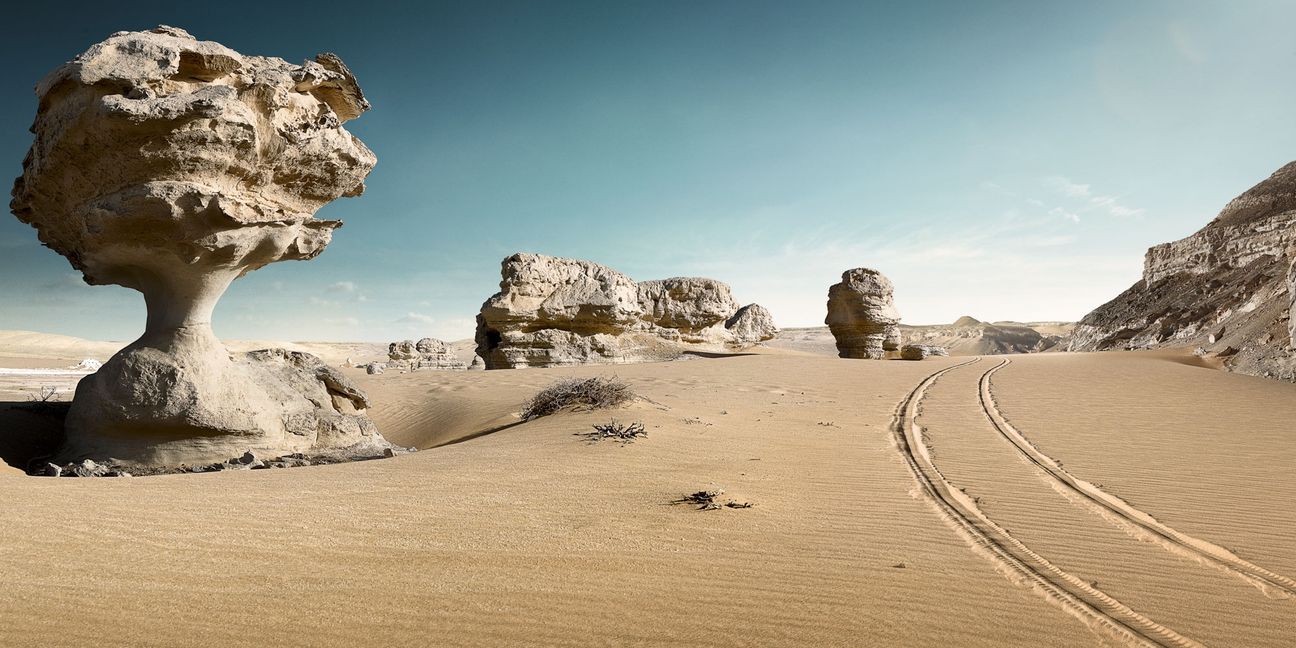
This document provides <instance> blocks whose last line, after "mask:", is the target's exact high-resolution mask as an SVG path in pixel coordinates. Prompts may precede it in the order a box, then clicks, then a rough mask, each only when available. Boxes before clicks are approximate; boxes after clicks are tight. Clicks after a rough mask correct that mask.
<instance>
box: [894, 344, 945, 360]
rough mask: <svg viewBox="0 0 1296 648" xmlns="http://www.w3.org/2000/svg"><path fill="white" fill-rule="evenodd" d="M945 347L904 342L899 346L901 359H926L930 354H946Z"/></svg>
mask: <svg viewBox="0 0 1296 648" xmlns="http://www.w3.org/2000/svg"><path fill="white" fill-rule="evenodd" d="M948 355H949V351H946V350H945V347H939V346H932V345H929V344H906V345H904V346H903V347H901V348H900V359H901V360H926V359H927V358H930V357H932V356H948Z"/></svg>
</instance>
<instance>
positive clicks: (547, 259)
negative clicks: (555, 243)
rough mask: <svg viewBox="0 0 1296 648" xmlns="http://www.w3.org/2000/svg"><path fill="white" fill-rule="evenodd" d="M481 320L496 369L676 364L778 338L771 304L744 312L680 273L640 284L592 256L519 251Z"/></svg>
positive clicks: (481, 345)
mask: <svg viewBox="0 0 1296 648" xmlns="http://www.w3.org/2000/svg"><path fill="white" fill-rule="evenodd" d="M500 275H501V281H500V291H499V292H498V293H496V294H495V295H493V296H492V297H491V298H490V299H488V300H486V302H485V303H484V304H482V308H481V313H480V314H479V315H478V316H477V334H476V339H477V355H478V356H480V357H481V358H482V360H483V361H484V364H485V366H486V368H487V369H509V368H520V367H548V366H559V365H576V364H615V363H630V362H650V361H658V360H670V359H674V358H677V357H679V356H680V355H681V354H682V353H684V352H686V351H689V350H697V351H718V352H724V351H735V350H740V349H743V348H746V347H749V346H752V345H754V344H758V343H760V342H762V341H765V340H769V339H772V338H773V337H774V336H775V335H776V334H777V333H778V329H777V328H776V327H775V326H774V322H773V319H772V318H771V317H770V316H769V312H768V311H766V310H765V309H764V308H762V307H760V306H758V305H755V304H751V305H749V306H746V307H742V308H740V307H739V305H738V302H737V301H735V300H734V297H733V293H732V291H731V290H730V288H729V286H728V285H726V284H724V283H722V282H719V281H716V280H714V279H705V278H697V277H676V278H672V279H662V280H656V281H644V282H636V281H634V280H633V279H631V278H630V277H627V276H626V275H624V274H621V273H620V272H617V271H616V270H613V269H611V268H608V267H606V266H603V265H599V264H597V263H593V262H591V261H582V260H578V259H562V258H558V257H551V256H545V255H542V254H528V253H520V254H515V255H513V256H510V257H508V258H506V259H504V261H503V263H502V265H501V270H500Z"/></svg>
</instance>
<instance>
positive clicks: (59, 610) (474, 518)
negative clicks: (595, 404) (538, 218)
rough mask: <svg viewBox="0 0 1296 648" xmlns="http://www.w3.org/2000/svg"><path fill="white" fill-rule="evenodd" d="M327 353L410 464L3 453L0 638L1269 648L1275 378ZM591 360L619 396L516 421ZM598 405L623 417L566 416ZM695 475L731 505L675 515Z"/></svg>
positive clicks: (1088, 362)
mask: <svg viewBox="0 0 1296 648" xmlns="http://www.w3.org/2000/svg"><path fill="white" fill-rule="evenodd" d="M5 353H11V352H9V351H6V352H5ZM40 353H41V352H40V349H39V348H38V347H31V348H28V353H27V357H29V358H33V357H39V356H40ZM49 355H50V356H53V357H55V358H57V357H58V356H59V354H58V353H50V354H49ZM54 365H55V366H61V365H58V364H57V362H54ZM345 371H346V372H347V373H348V375H349V376H351V377H352V378H353V379H354V380H356V381H357V382H358V383H360V385H361V386H362V387H363V388H364V389H365V390H366V391H367V392H368V393H369V394H370V396H371V398H372V399H373V401H374V402H375V403H376V406H375V408H374V409H373V410H372V411H371V415H372V417H373V419H374V421H375V422H376V423H377V424H378V426H379V428H380V429H381V430H382V432H383V434H384V435H385V436H386V437H387V438H388V439H390V440H391V441H392V442H394V443H398V444H403V445H411V446H416V447H418V448H420V449H421V451H420V452H417V453H415V454H411V455H406V456H399V457H396V458H393V459H385V460H380V461H368V462H358V463H350V464H340V465H331V466H314V467H307V468H294V469H290V470H261V471H237V472H222V473H214V474H203V475H168V476H159V477H146V478H131V479H50V478H32V477H25V476H23V475H22V473H21V471H20V470H18V469H17V468H13V469H10V470H8V471H5V472H3V473H2V474H0V510H3V511H4V524H3V525H0V576H2V577H3V579H4V582H5V589H4V594H3V595H0V638H3V639H0V644H5V645H48V646H59V645H83V644H85V643H89V642H102V641H105V640H107V641H108V642H109V643H113V644H118V645H139V646H143V645H158V646H162V645H167V646H173V645H225V646H239V645H298V646H321V645H357V644H362V643H363V644H367V645H389V644H396V643H401V644H406V645H447V646H496V645H506V644H515V645H536V646H572V645H658V646H668V645H691V646H742V645H748V646H752V645H781V646H828V645H833V646H837V645H840V646H855V645H905V646H1002V645H1035V646H1043V645H1048V646H1093V645H1109V646H1120V645H1181V646H1194V645H1209V646H1288V645H1291V643H1292V640H1293V638H1292V633H1293V629H1294V628H1296V597H1293V596H1292V595H1293V593H1296V583H1293V581H1291V580H1289V579H1291V578H1293V577H1296V534H1294V533H1293V530H1294V529H1296V512H1294V511H1296V509H1293V507H1292V506H1291V502H1292V501H1294V500H1296V473H1293V471H1291V469H1290V467H1291V466H1292V465H1293V464H1294V463H1296V438H1293V437H1292V435H1291V434H1290V429H1291V425H1290V422H1291V421H1292V420H1296V385H1292V384H1285V383H1278V382H1272V381H1266V380H1263V379H1259V378H1253V377H1248V376H1242V375H1237V374H1229V373H1225V372H1221V371H1216V370H1214V369H1212V368H1208V367H1203V366H1200V363H1199V361H1198V360H1197V359H1196V358H1194V357H1193V356H1192V355H1191V353H1189V352H1187V351H1185V350H1175V351H1155V352H1115V353H1079V354H1032V355H1014V356H983V357H978V356H972V357H954V358H933V359H929V360H926V361H923V362H901V361H885V362H876V361H874V362H870V361H858V360H842V359H837V358H833V357H828V356H827V355H823V354H811V353H802V352H797V351H792V350H787V349H764V350H761V351H759V352H757V353H753V354H745V355H738V356H733V357H725V358H705V359H704V358H696V359H691V360H688V361H677V362H667V363H651V364H639V365H626V366H616V367H606V366H605V367H572V368H553V369H531V370H522V371H516V370H515V371H488V372H437V371H419V372H411V373H398V372H388V373H386V374H383V375H376V376H369V375H365V374H364V373H363V370H359V369H346V370H345ZM595 375H616V376H618V377H619V378H621V379H622V380H624V381H626V382H628V383H629V384H630V385H631V386H632V387H633V388H634V390H635V391H636V392H637V393H638V394H639V395H641V396H642V397H644V400H641V401H638V402H636V403H635V404H633V405H631V406H628V407H625V408H622V409H619V410H612V411H607V410H605V411H595V412H564V413H560V414H557V415H554V416H550V417H545V418H541V419H538V420H534V421H530V422H525V423H523V422H521V421H520V419H519V418H518V417H517V412H518V411H519V410H520V408H521V407H522V404H523V403H524V402H525V401H526V399H527V398H529V397H530V396H531V395H532V394H534V393H535V392H536V391H537V390H538V389H540V388H541V387H543V386H545V385H547V384H549V383H550V382H552V381H554V380H556V379H559V378H563V377H569V376H595ZM987 375H988V377H987ZM6 399H12V397H6ZM614 418H615V419H617V420H620V421H623V422H629V421H643V423H644V424H645V426H646V428H647V430H648V436H647V437H646V438H642V439H639V440H637V441H635V442H634V443H631V444H628V445H624V446H623V445H618V444H615V443H612V442H607V441H604V442H600V443H589V442H588V441H587V440H586V439H585V438H583V437H581V436H578V434H579V433H581V432H585V431H587V430H589V429H590V426H591V425H592V424H594V423H600V422H607V421H609V420H610V419H614ZM6 421H7V424H5V429H3V430H0V432H3V434H4V435H14V434H19V433H21V434H26V435H33V434H39V433H40V430H41V428H39V427H38V426H33V425H31V421H30V420H28V421H27V422H26V423H25V424H24V426H23V427H21V428H19V427H18V426H16V424H15V422H14V419H13V418H6V419H0V422H6ZM44 429H45V430H46V431H48V430H49V429H50V426H48V425H47V426H45V428H44ZM20 430H21V432H20ZM17 445H20V444H12V443H11V444H8V445H7V446H6V447H8V448H10V449H9V450H6V452H7V453H8V456H5V457H4V458H5V459H6V460H8V461H16V460H17V458H18V455H19V454H20V452H18V451H15V450H13V449H12V448H13V447H17ZM702 489H723V490H724V491H725V494H724V498H725V499H730V498H732V499H734V500H735V501H740V502H750V503H752V504H753V505H754V506H753V507H752V508H747V509H723V510H718V511H700V510H696V509H695V508H694V507H692V506H687V505H672V504H671V501H672V500H675V499H677V498H680V497H681V496H683V495H686V494H688V493H691V492H694V491H698V490H702Z"/></svg>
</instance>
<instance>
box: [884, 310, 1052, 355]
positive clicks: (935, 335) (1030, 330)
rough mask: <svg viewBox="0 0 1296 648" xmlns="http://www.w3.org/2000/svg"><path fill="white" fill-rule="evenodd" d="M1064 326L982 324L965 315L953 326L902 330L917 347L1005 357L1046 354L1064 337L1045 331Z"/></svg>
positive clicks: (917, 327)
mask: <svg viewBox="0 0 1296 648" xmlns="http://www.w3.org/2000/svg"><path fill="white" fill-rule="evenodd" d="M1067 326H1068V325H1067V324H1065V323H1036V324H1022V323H1017V322H994V323H990V322H983V321H981V320H978V319H976V318H974V317H971V316H968V315H964V316H963V317H960V318H958V319H957V320H954V323H953V324H948V325H940V324H929V325H924V326H901V329H902V330H903V331H904V334H905V337H906V339H908V340H909V341H911V342H913V343H915V344H918V343H921V344H927V345H934V346H939V347H944V348H946V349H949V350H951V351H954V350H957V352H958V353H959V354H962V355H998V354H1005V353H1037V352H1040V351H1048V350H1050V349H1053V348H1055V347H1056V346H1057V345H1058V344H1059V343H1061V341H1062V339H1063V336H1062V335H1060V334H1057V333H1050V334H1045V333H1041V332H1040V329H1041V328H1044V327H1050V328H1055V329H1059V330H1065V329H1066V328H1067Z"/></svg>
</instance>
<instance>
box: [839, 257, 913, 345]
mask: <svg viewBox="0 0 1296 648" xmlns="http://www.w3.org/2000/svg"><path fill="white" fill-rule="evenodd" d="M894 292H895V287H894V286H893V285H892V284H891V280H890V279H887V278H886V277H885V276H884V275H883V274H882V273H880V272H878V271H877V270H873V269H871V268H854V269H852V270H847V271H846V272H843V273H842V280H841V283H837V284H833V285H832V286H831V287H830V288H829V289H828V316H827V317H826V318H825V319H824V324H827V325H828V328H829V330H830V331H832V334H833V338H834V339H835V340H836V341H837V354H838V356H840V357H842V358H867V359H871V360H879V359H882V358H884V357H886V352H887V351H898V350H899V349H900V343H901V341H902V340H901V336H900V329H899V324H900V313H899V312H897V311H896V309H895V304H894V303H893V302H892V294H893V293H894Z"/></svg>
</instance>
